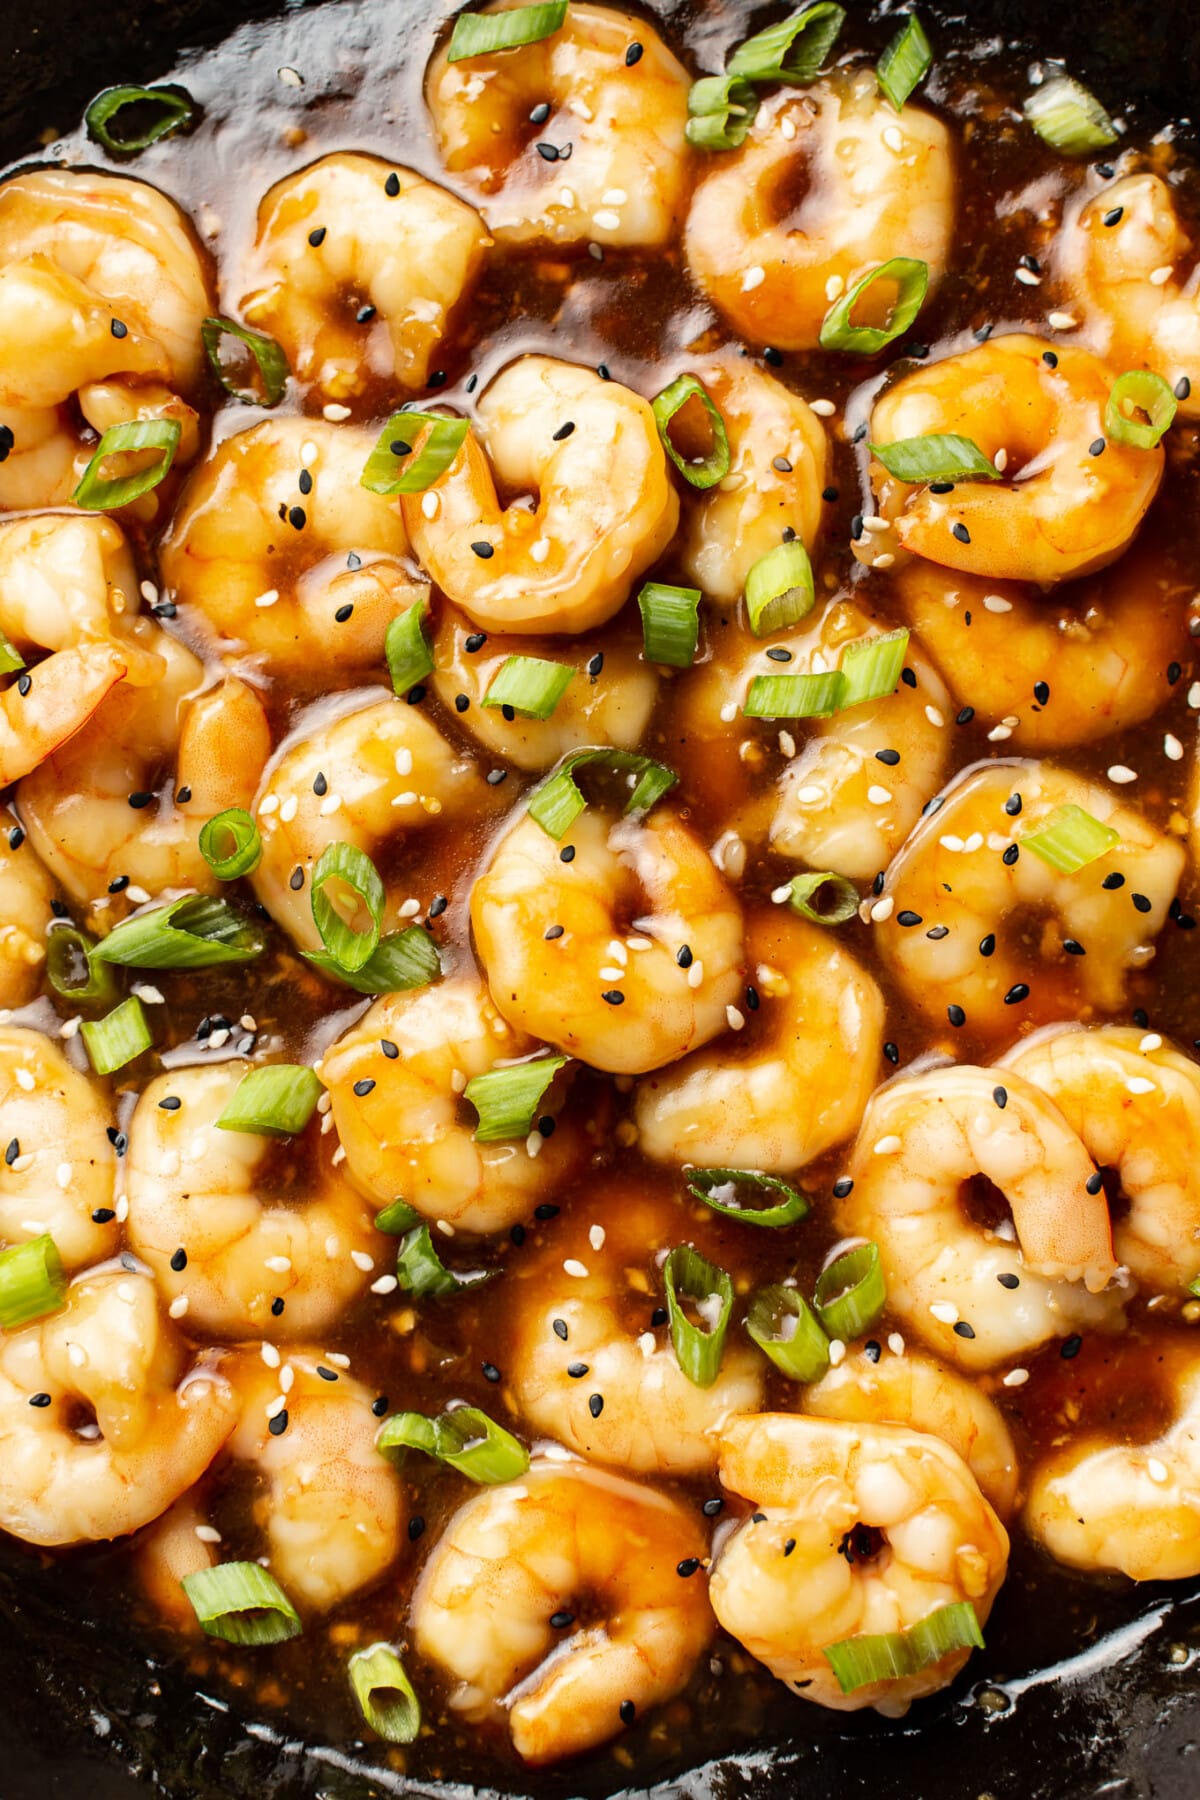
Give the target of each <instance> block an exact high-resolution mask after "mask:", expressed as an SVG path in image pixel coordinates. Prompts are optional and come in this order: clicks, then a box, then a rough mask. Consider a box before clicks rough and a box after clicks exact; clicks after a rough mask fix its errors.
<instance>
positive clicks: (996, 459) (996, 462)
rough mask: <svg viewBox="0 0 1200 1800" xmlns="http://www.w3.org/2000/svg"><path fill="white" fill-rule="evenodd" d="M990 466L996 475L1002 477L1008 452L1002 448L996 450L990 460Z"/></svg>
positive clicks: (1006, 463) (1006, 465) (1006, 464)
mask: <svg viewBox="0 0 1200 1800" xmlns="http://www.w3.org/2000/svg"><path fill="white" fill-rule="evenodd" d="M992 466H993V468H994V469H995V470H996V471H997V473H998V474H1000V475H1003V473H1004V471H1005V469H1007V467H1008V451H1007V450H1005V449H1003V448H1001V449H999V450H997V452H996V454H995V456H993V458H992Z"/></svg>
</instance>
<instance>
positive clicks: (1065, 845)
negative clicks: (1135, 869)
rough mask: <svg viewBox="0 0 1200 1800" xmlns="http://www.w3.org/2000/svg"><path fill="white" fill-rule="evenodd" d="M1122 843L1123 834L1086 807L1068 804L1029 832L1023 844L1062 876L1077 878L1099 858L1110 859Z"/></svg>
mask: <svg viewBox="0 0 1200 1800" xmlns="http://www.w3.org/2000/svg"><path fill="white" fill-rule="evenodd" d="M1120 841H1121V834H1120V832H1119V831H1114V830H1113V828H1112V826H1111V825H1102V824H1101V823H1100V821H1099V819H1093V817H1092V815H1091V813H1089V812H1085V811H1084V810H1083V808H1082V806H1075V805H1074V804H1073V803H1070V802H1068V804H1067V805H1065V806H1057V807H1055V809H1054V811H1053V812H1052V813H1051V814H1050V816H1049V818H1048V819H1047V820H1046V821H1045V823H1044V824H1042V825H1039V826H1038V828H1037V830H1036V831H1027V832H1026V833H1025V835H1024V836H1023V837H1022V839H1021V844H1022V847H1023V848H1024V849H1026V850H1032V851H1033V853H1034V855H1035V856H1040V857H1041V859H1042V861H1043V862H1047V863H1049V864H1050V867H1051V868H1052V869H1057V870H1058V873H1059V874H1060V875H1074V874H1075V872H1076V870H1077V869H1086V868H1087V866H1088V864H1089V863H1093V862H1095V861H1096V860H1097V858H1098V857H1101V856H1106V855H1107V854H1108V852H1109V851H1110V850H1111V849H1112V848H1113V846H1114V845H1115V844H1119V843H1120Z"/></svg>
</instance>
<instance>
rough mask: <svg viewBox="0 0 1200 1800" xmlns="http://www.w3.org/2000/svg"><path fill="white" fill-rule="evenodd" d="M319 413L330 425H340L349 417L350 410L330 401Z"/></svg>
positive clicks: (334, 401)
mask: <svg viewBox="0 0 1200 1800" xmlns="http://www.w3.org/2000/svg"><path fill="white" fill-rule="evenodd" d="M321 411H322V412H323V413H324V415H325V417H326V418H327V419H328V420H329V423H330V424H331V425H340V424H341V423H342V420H343V419H348V418H349V417H350V408H349V407H348V406H341V405H339V404H338V402H337V401H336V400H330V401H329V402H328V404H327V405H325V406H323V407H322V408H321Z"/></svg>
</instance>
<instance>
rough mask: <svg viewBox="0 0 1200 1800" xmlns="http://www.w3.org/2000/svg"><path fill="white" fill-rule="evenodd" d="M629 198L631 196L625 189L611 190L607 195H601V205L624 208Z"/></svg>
mask: <svg viewBox="0 0 1200 1800" xmlns="http://www.w3.org/2000/svg"><path fill="white" fill-rule="evenodd" d="M628 198H629V195H628V194H627V193H626V192H625V189H624V188H609V190H608V192H607V193H606V194H601V196H600V204H601V205H602V206H624V204H625V202H626V201H627V200H628Z"/></svg>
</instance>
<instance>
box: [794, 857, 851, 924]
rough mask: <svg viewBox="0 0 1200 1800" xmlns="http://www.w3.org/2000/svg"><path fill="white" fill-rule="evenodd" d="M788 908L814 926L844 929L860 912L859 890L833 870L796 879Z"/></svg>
mask: <svg viewBox="0 0 1200 1800" xmlns="http://www.w3.org/2000/svg"><path fill="white" fill-rule="evenodd" d="M790 885H791V893H790V894H789V895H788V902H787V903H788V905H789V906H790V907H791V909H792V911H793V912H797V913H799V914H800V917H801V918H802V919H808V920H810V921H811V922H812V924H814V925H845V924H846V922H847V920H849V919H852V918H853V917H854V915H855V913H856V912H857V911H858V889H857V888H856V887H855V885H854V883H853V882H852V881H847V879H846V877H845V876H844V875H835V874H834V873H833V871H832V869H821V870H816V869H809V870H806V871H805V873H804V874H803V875H793V876H792V879H791V884H790Z"/></svg>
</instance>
